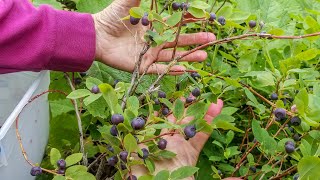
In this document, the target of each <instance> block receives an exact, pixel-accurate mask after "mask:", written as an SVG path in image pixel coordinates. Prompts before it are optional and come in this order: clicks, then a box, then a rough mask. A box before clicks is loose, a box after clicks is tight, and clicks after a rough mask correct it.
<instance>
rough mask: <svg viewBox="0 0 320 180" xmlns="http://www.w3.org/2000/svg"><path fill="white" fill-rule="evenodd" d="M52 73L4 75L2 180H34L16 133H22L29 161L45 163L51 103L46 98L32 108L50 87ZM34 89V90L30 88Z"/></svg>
mask: <svg viewBox="0 0 320 180" xmlns="http://www.w3.org/2000/svg"><path fill="white" fill-rule="evenodd" d="M49 83H50V78H49V71H42V72H40V73H34V72H19V73H10V74H1V75H0V125H1V126H2V127H1V128H0V180H33V179H35V177H32V176H31V175H30V170H31V166H30V165H29V164H28V163H27V162H26V161H25V159H24V158H23V155H22V152H21V149H20V145H19V142H18V139H17V137H16V132H15V119H16V117H17V116H18V115H19V113H20V112H21V114H20V116H19V126H18V129H19V132H20V135H21V138H22V143H23V146H24V149H25V151H26V153H27V156H28V158H29V160H30V161H31V162H33V163H41V160H42V158H43V154H44V151H45V147H46V145H47V141H48V136H49V103H48V99H47V95H43V96H41V97H39V98H37V99H36V100H34V101H33V102H32V103H30V104H28V105H27V106H26V107H25V108H24V109H23V107H24V106H25V105H26V104H27V103H28V101H29V100H30V98H31V97H33V96H35V95H38V94H40V93H42V92H44V91H46V90H47V89H48V87H49ZM30 85H31V86H30Z"/></svg>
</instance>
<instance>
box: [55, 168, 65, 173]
mask: <svg viewBox="0 0 320 180" xmlns="http://www.w3.org/2000/svg"><path fill="white" fill-rule="evenodd" d="M65 172H66V170H65V169H58V171H57V173H58V174H64V173H65Z"/></svg>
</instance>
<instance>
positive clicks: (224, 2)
mask: <svg viewBox="0 0 320 180" xmlns="http://www.w3.org/2000/svg"><path fill="white" fill-rule="evenodd" d="M226 2H227V0H224V1H223V3H222V4H221V6H220V7H219V8H218V9H217V11H216V14H217V13H218V12H219V11H220V9H221V8H222V7H223V6H224V5H225V4H226Z"/></svg>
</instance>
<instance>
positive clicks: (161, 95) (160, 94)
mask: <svg viewBox="0 0 320 180" xmlns="http://www.w3.org/2000/svg"><path fill="white" fill-rule="evenodd" d="M158 97H159V98H166V97H167V95H166V93H165V92H163V91H159V92H158Z"/></svg>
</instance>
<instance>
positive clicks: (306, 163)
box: [298, 156, 320, 180]
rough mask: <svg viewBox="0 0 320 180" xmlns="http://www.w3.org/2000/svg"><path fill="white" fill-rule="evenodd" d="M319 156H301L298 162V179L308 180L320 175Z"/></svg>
mask: <svg viewBox="0 0 320 180" xmlns="http://www.w3.org/2000/svg"><path fill="white" fill-rule="evenodd" d="M319 169H320V158H318V157H313V156H311V157H303V158H302V159H301V160H300V161H299V163H298V173H299V179H301V180H310V179H314V178H315V177H320V171H319Z"/></svg>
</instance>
